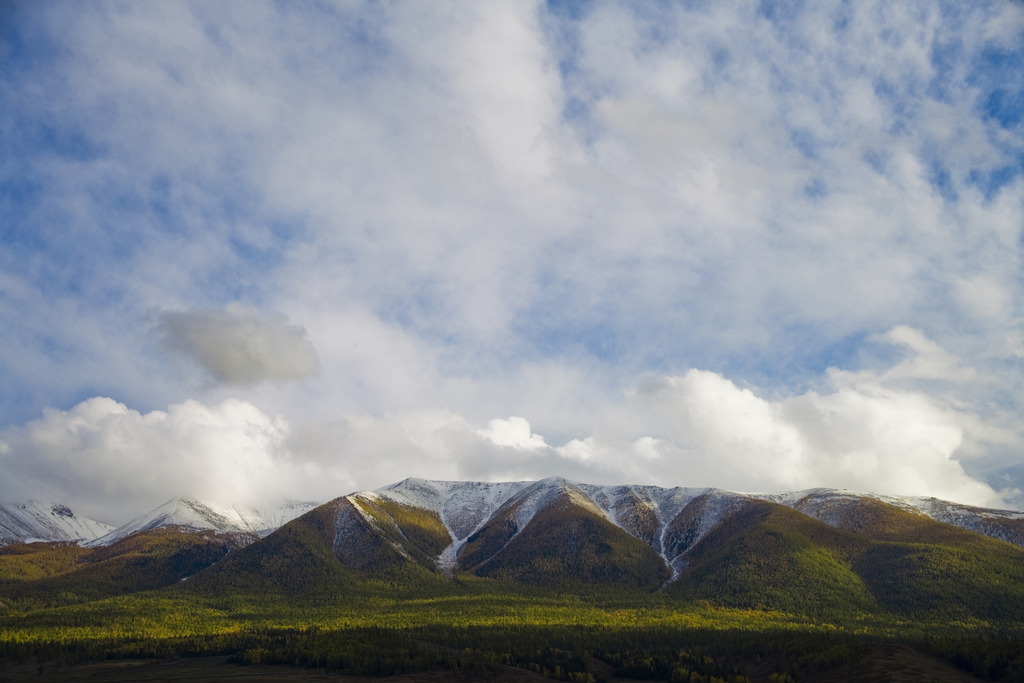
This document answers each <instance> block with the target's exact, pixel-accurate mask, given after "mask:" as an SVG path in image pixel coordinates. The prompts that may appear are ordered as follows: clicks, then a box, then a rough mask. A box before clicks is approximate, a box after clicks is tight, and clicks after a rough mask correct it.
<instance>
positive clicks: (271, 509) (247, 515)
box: [86, 498, 317, 547]
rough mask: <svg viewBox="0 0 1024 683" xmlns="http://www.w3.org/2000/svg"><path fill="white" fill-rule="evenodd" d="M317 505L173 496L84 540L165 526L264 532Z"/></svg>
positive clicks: (98, 541) (111, 539)
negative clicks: (223, 501)
mask: <svg viewBox="0 0 1024 683" xmlns="http://www.w3.org/2000/svg"><path fill="white" fill-rule="evenodd" d="M316 506H317V503H310V502H288V503H284V504H281V505H268V506H265V507H254V506H245V505H228V504H219V503H204V502H201V501H198V500H196V499H195V498H175V499H173V500H169V501H167V502H166V503H164V504H163V505H161V506H160V507H158V508H156V509H154V510H150V511H149V512H147V513H146V514H144V515H142V516H140V517H137V518H135V519H133V520H132V521H130V522H128V523H127V524H124V525H122V526H120V527H118V528H116V529H112V530H109V532H108V533H106V534H105V535H103V536H100V537H98V538H95V539H93V540H91V541H89V542H87V543H86V545H88V546H91V547H98V546H104V545H110V544H112V543H116V542H117V541H120V540H121V539H123V538H127V537H128V536H131V535H132V534H136V533H138V532H140V531H149V530H151V529H159V528H161V527H166V526H174V527H181V528H184V529H193V530H196V531H203V530H212V531H224V532H232V533H252V534H258V535H266V534H268V533H270V532H271V531H273V530H274V529H276V528H278V527H279V526H281V525H282V524H284V523H286V522H289V521H291V520H293V519H295V518H296V517H299V516H300V515H303V514H305V513H306V512H309V511H310V510H312V509H313V508H315V507H316Z"/></svg>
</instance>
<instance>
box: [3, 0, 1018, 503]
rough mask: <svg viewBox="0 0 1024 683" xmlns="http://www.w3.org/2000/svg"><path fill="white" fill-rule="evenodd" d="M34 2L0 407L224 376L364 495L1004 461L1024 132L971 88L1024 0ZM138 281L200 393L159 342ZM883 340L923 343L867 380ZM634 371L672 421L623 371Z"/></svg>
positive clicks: (948, 480) (896, 473)
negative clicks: (770, 11) (551, 478)
mask: <svg viewBox="0 0 1024 683" xmlns="http://www.w3.org/2000/svg"><path fill="white" fill-rule="evenodd" d="M19 12H20V14H18V13H16V15H14V17H15V19H14V21H15V22H16V25H15V26H14V28H13V29H12V30H15V31H17V30H19V29H20V28H21V27H22V26H28V28H27V29H26V30H28V31H29V32H30V33H31V36H30V37H31V38H32V39H31V40H26V41H25V45H26V50H28V51H29V53H30V54H32V50H33V49H35V48H34V46H37V45H38V46H39V48H38V49H40V50H44V51H45V53H44V54H40V55H39V58H38V59H30V58H26V59H25V60H21V61H16V62H13V63H12V64H11V65H10V71H11V77H10V78H8V79H4V80H3V82H2V83H0V97H2V98H3V99H4V101H5V102H9V103H11V105H10V107H8V108H5V109H4V112H3V117H5V118H4V119H3V121H2V122H0V123H2V125H3V126H4V130H7V131H11V132H12V134H11V135H9V136H8V137H9V139H10V140H12V141H13V142H12V144H13V147H12V148H11V154H9V155H8V157H7V158H6V159H5V161H4V163H3V164H0V172H2V173H3V174H5V175H4V178H6V179H7V180H10V181H11V183H13V184H11V185H10V186H11V187H23V186H24V187H32V188H36V189H34V190H33V191H32V192H28V193H22V194H18V193H15V194H14V195H11V198H10V201H11V202H13V203H12V204H11V206H10V208H11V210H10V211H8V212H7V215H9V216H10V217H11V218H10V220H11V221H12V225H13V228H12V229H11V230H10V231H9V232H8V233H7V234H9V235H10V236H11V242H10V244H11V248H10V249H6V250H0V290H2V291H0V349H2V350H3V353H4V358H5V361H6V362H5V364H4V367H3V369H2V371H0V410H2V411H3V415H2V422H0V424H20V423H24V422H26V421H27V420H31V419H33V418H35V417H37V416H38V415H39V414H40V411H41V410H42V408H43V406H58V407H61V408H68V407H69V406H72V405H73V404H74V403H76V402H77V401H79V400H80V398H81V397H82V396H89V395H93V394H103V395H110V396H117V397H118V398H119V399H120V400H122V401H124V402H125V403H126V404H127V405H130V406H167V405H184V404H183V403H182V400H183V398H184V397H189V396H194V397H196V398H197V399H198V400H200V401H202V402H203V403H205V404H206V405H213V406H218V405H222V403H221V402H222V400H223V399H225V398H227V397H235V398H238V399H239V400H244V401H245V402H246V403H248V404H250V405H253V406H260V409H261V411H265V412H272V413H275V414H277V413H279V414H281V415H283V416H284V417H285V418H287V420H288V423H289V424H290V425H292V436H291V437H289V439H288V443H289V444H291V445H290V446H289V447H288V449H286V450H289V452H293V454H294V453H300V452H305V451H303V449H308V451H309V453H311V454H315V457H314V455H309V457H308V458H306V459H305V460H303V462H304V463H305V464H304V465H303V467H307V468H311V470H316V468H325V469H323V471H324V472H334V473H335V474H329V475H325V476H326V478H327V480H329V481H349V482H351V484H352V486H357V485H358V486H363V485H371V484H373V485H376V484H381V483H387V482H388V481H390V480H391V479H393V478H394V475H395V474H396V473H398V472H399V471H406V470H408V471H410V472H411V471H413V470H415V472H416V473H418V474H420V475H422V476H437V477H454V476H462V477H473V476H481V477H492V476H493V477H503V476H509V477H512V476H515V477H518V476H539V475H543V474H546V473H561V474H571V473H576V475H577V476H579V477H580V478H587V477H592V478H594V477H598V478H603V479H604V480H618V479H621V478H622V477H630V478H634V479H637V480H639V479H644V478H648V480H652V481H658V482H662V483H666V484H673V483H683V484H685V483H698V482H699V483H700V484H702V485H705V484H707V485H720V486H727V487H734V488H744V487H746V488H749V487H752V486H790V485H793V484H796V483H800V482H804V481H811V480H814V481H817V480H818V479H819V478H820V479H821V481H830V482H844V481H848V482H849V483H850V485H852V482H855V481H862V482H866V483H865V486H866V485H867V484H871V485H872V486H875V485H876V483H875V482H876V481H882V478H883V476H889V477H891V482H890V483H892V485H893V486H894V487H895V486H897V485H899V486H907V487H910V488H914V489H915V490H918V489H920V490H940V489H941V490H947V489H948V490H951V491H954V492H955V491H960V490H963V491H966V492H967V493H965V494H964V495H968V494H969V495H974V494H971V493H970V491H969V488H970V487H969V486H968V484H969V482H967V483H965V484H964V486H963V487H960V488H958V486H960V485H959V484H956V482H958V481H961V479H959V476H960V475H957V474H956V472H955V467H953V464H955V461H956V459H957V458H960V459H961V460H963V461H964V462H965V464H966V463H967V458H968V457H970V458H971V459H973V460H972V461H973V462H975V463H978V462H981V461H983V460H984V459H985V458H986V457H989V456H986V451H987V450H992V448H993V444H995V443H997V442H998V443H999V444H1002V445H1001V446H1000V448H1002V449H1003V451H1002V455H1000V456H999V457H1001V458H1003V460H1004V461H1005V462H1001V463H998V464H1000V465H1007V464H1012V463H1011V462H1010V461H1014V462H1019V460H1020V455H1019V453H1020V450H1019V448H1018V447H1017V446H1016V445H1014V444H1016V443H1017V442H1016V441H1014V439H1015V438H1016V436H1015V435H1016V434H1017V432H1018V431H1019V427H1018V426H1017V425H1019V423H1020V419H1019V418H1020V414H1021V412H1022V410H1024V408H1022V406H1024V402H1022V400H1021V398H1020V397H1021V396H1024V392H1022V391H1021V388H1022V386H1024V381H1022V380H1024V374H1022V367H1024V366H1021V365H1020V364H1019V362H1018V360H1017V359H1016V358H1015V355H1016V356H1024V351H1022V350H1021V349H1024V343H1022V341H1021V339H1022V338H1024V337H1022V334H1021V320H1020V317H1019V310H1020V308H1021V302H1022V294H1024V289H1022V286H1021V282H1020V278H1019V273H1020V263H1021V259H1022V256H1024V251H1022V247H1021V243H1020V240H1019V236H1020V226H1021V225H1022V224H1024V204H1022V203H1021V201H1020V197H1021V196H1022V192H1024V181H1022V179H1021V178H1016V179H1012V180H1010V181H1009V182H1008V184H1006V185H1004V186H1002V187H997V186H995V185H993V186H992V187H989V186H988V180H986V179H988V178H991V177H994V176H992V174H993V173H997V174H998V173H1004V172H1008V171H1006V169H1011V170H1012V169H1013V168H1016V167H1017V166H1019V163H1018V162H1019V158H1020V149H1021V147H1020V140H1019V135H1018V133H1019V130H1016V129H1010V128H1004V127H1002V126H1001V125H1000V124H999V122H998V121H996V120H995V119H993V118H992V117H990V116H987V115H986V114H985V112H984V111H983V110H984V107H983V106H981V103H983V102H985V101H986V100H985V98H986V97H988V95H989V94H990V92H991V90H992V87H993V86H991V85H988V86H986V85H985V84H984V83H985V81H986V79H989V80H991V81H993V82H995V83H997V84H998V87H1000V88H1009V87H1011V85H1012V83H1010V80H1011V79H1010V78H1009V77H1010V76H1013V75H1014V74H1012V73H1010V71H1012V69H1009V70H1007V71H1006V72H1005V73H1001V72H1000V67H998V66H986V61H985V59H984V55H985V54H987V53H989V52H991V50H1017V49H1019V48H1020V31H1019V30H1016V27H1019V26H1020V22H1021V16H1022V14H1021V12H1020V8H1019V7H1018V6H1016V5H1015V4H1013V3H1006V2H995V3H992V4H988V5H971V6H970V7H969V8H966V9H964V10H963V11H962V12H957V13H955V14H948V13H944V12H943V11H942V10H941V7H939V6H938V5H935V4H933V3H929V2H922V3H914V2H911V3H909V4H907V5H899V6H895V5H885V4H884V3H883V4H877V3H872V2H863V3H852V4H851V3H840V2H829V1H825V2H820V3H812V4H809V5H807V6H806V7H803V8H800V9H799V10H797V11H795V12H794V13H793V14H792V16H790V17H789V18H788V19H785V20H778V19H773V18H770V17H767V16H765V14H764V12H762V11H761V9H760V4H759V3H758V2H756V1H753V0H751V1H749V2H747V1H741V2H737V3H717V4H714V3H713V4H707V5H704V6H689V5H682V4H668V5H659V6H654V5H651V6H641V5H639V4H628V3H621V2H603V3H596V4H594V5H593V6H591V7H590V8H589V9H587V11H584V12H582V15H581V16H580V17H579V18H566V17H564V16H561V15H558V14H557V12H554V11H552V10H550V9H549V8H548V7H546V6H545V5H544V4H542V3H538V2H525V3H515V2H513V3H474V4H466V3H461V4H460V3H444V2H433V3H424V4H420V5H415V6H406V5H403V6H398V5H387V4H381V3H370V2H366V3H362V2H351V3H338V4H321V5H301V4H295V3H292V4H289V3H283V4H282V3H271V2H266V3H260V2H254V3H247V4H246V5H245V6H244V7H243V6H241V5H238V4H232V3H223V4H216V3H213V4H211V3H194V4H189V3H175V4H145V3H136V4H129V5H125V6H123V7H119V9H118V11H116V12H113V11H109V7H107V6H106V5H76V6H75V8H74V9H68V8H67V7H63V6H62V7H61V8H60V9H55V6H51V5H49V4H47V3H26V4H24V6H23V7H22V8H21V9H19ZM20 22H23V23H20ZM35 38H38V40H36V39H35ZM50 44H56V45H60V46H61V50H59V51H57V52H52V51H46V48H45V46H46V45H50ZM951 45H956V46H958V47H957V49H956V50H951V51H950V50H947V49H946V48H948V47H949V46H951ZM986 68H989V71H988V72H986V71H985V69H986ZM68 112H73V113H74V116H73V117H72V116H70V115H69V114H68ZM40 131H47V132H46V134H45V135H43V134H40ZM941 178H945V181H944V182H945V184H944V185H943V184H942V183H940V182H938V179H941ZM22 195H23V196H22ZM5 201H7V200H5ZM230 301H240V302H242V304H243V305H244V306H246V307H247V308H238V307H236V308H224V307H223V306H224V305H225V304H226V302H230ZM154 309H158V310H162V311H179V312H178V313H164V314H163V316H162V317H161V321H162V323H161V326H160V329H162V330H163V333H164V335H165V339H166V340H167V342H168V346H169V347H172V348H175V349H177V350H178V351H179V352H181V353H184V354H185V355H187V356H188V357H189V358H191V359H193V360H194V361H195V362H196V363H198V364H199V365H200V366H201V367H203V368H205V370H206V371H207V372H209V373H210V374H211V376H213V377H214V378H215V379H218V380H219V382H218V383H217V384H216V385H215V386H213V385H206V386H200V387H199V388H198V389H197V386H196V382H195V381H194V376H193V375H191V374H190V373H183V372H182V371H181V370H182V368H181V364H180V363H172V362H168V361H167V358H165V357H163V356H159V355H157V354H154V353H153V352H152V344H151V338H150V337H147V330H146V324H145V318H146V312H147V311H151V310H154ZM256 310H259V311H270V310H279V311H287V312H288V313H289V315H291V316H292V318H293V319H294V320H298V321H301V322H302V323H303V325H304V326H305V329H307V330H309V332H310V337H311V338H312V339H314V340H315V341H316V344H317V349H316V350H315V351H314V349H313V347H312V345H311V342H310V341H309V338H307V336H306V335H304V334H303V333H302V331H301V329H299V328H297V327H295V326H290V325H288V324H287V322H286V321H285V320H284V319H283V318H273V317H270V318H268V317H264V316H262V315H259V314H257V313H255V312H254V311H256ZM881 330H891V332H889V333H888V334H887V335H884V336H883V337H884V338H883V337H877V336H874V335H876V333H878V332H879V331H881ZM863 339H868V340H871V341H878V340H879V339H882V340H883V341H888V342H892V343H895V344H896V345H897V346H898V347H900V349H902V350H904V351H906V353H907V354H908V355H907V358H906V359H905V360H904V361H902V362H900V363H898V364H896V365H895V366H894V367H893V368H891V369H889V370H888V372H887V373H886V372H882V371H878V372H866V371H863V370H862V369H861V368H862V367H874V364H873V363H872V360H871V358H869V357H867V356H868V355H869V354H870V352H871V351H870V347H871V344H870V343H869V344H861V343H860V341H859V340H863ZM833 356H835V357H833ZM318 357H319V358H320V359H321V362H320V363H319V365H318V360H317V359H318ZM861 361H864V364H863V365H861V364H860V362H861ZM827 365H839V366H841V367H843V368H845V370H844V371H843V372H839V371H837V372H835V373H832V375H831V376H830V377H828V378H823V377H820V376H819V369H820V368H823V367H825V366H827ZM318 367H319V373H320V381H318V382H305V383H293V384H289V385H288V386H282V385H281V384H279V383H277V382H276V381H274V380H294V379H301V378H304V377H309V376H312V375H314V374H316V372H317V368H318ZM690 367H696V368H714V369H717V370H719V371H721V373H722V374H721V375H699V374H698V375H694V376H692V377H691V376H690V375H689V374H688V373H687V372H686V369H687V368H690ZM645 372H655V373H658V374H659V375H668V376H670V377H674V379H668V378H665V377H662V378H661V379H660V380H658V381H659V382H661V384H662V385H664V387H667V388H666V389H665V392H667V393H665V394H664V396H663V398H664V400H665V401H666V402H667V403H666V405H669V404H671V405H674V406H675V412H674V413H671V411H669V412H663V413H658V412H657V411H652V410H650V406H646V407H644V406H642V405H641V403H642V402H637V401H623V400H622V399H621V396H620V393H621V388H622V387H623V386H630V385H632V384H634V383H635V381H636V380H635V378H636V377H638V376H640V375H641V374H642V373H645ZM687 378H689V379H687ZM265 380H270V382H266V381H265ZM745 381H749V382H754V383H758V384H761V385H762V386H761V388H760V389H758V390H756V391H755V390H749V391H748V390H745V389H743V388H742V387H744V386H746V385H745V383H744V382H745ZM829 381H831V382H833V384H826V383H827V382H829ZM673 382H674V383H675V384H673ZM951 385H952V388H951ZM807 386H816V387H818V389H819V393H816V394H810V393H806V392H805V389H804V388H799V387H807ZM86 392H88V393H86ZM197 392H198V393H197ZM794 393H796V394H800V396H799V397H798V398H799V399H800V400H797V398H793V399H789V402H787V401H786V400H783V399H777V398H776V397H778V396H790V395H792V394H794ZM957 397H959V398H957ZM958 401H959V402H958ZM441 406H444V407H447V408H450V410H447V411H445V410H440V409H439V407H441ZM211 410H212V409H211ZM168 412H170V410H168ZM656 413H657V414H656ZM889 413H891V414H892V415H898V416H905V417H906V421H905V422H899V421H898V422H896V423H894V424H890V423H888V422H887V421H886V419H887V418H886V415H888V414H889ZM343 415H349V416H360V417H349V418H345V417H340V416H343ZM367 415H372V416H374V417H366V416H367ZM509 415H514V416H522V418H523V419H524V420H526V419H528V420H529V421H530V423H531V426H530V428H529V429H526V428H525V426H524V424H523V423H518V422H516V421H515V420H513V419H509V420H504V421H497V422H495V423H489V422H488V421H489V420H490V419H491V418H493V417H495V416H509ZM672 415H674V416H675V417H672ZM685 415H690V416H691V417H680V416H685ZM692 416H700V417H699V418H696V417H692ZM307 419H308V420H310V422H309V423H307V422H306V420H307ZM739 420H743V421H744V424H739V422H738V421H739ZM832 422H835V423H836V424H838V425H840V427H841V429H838V430H837V431H836V432H835V433H834V434H833V433H832V432H829V431H828V430H827V429H826V426H827V425H828V424H831V423H832ZM912 425H917V426H916V427H913V428H911V427H912ZM928 425H932V426H931V427H928ZM957 429H959V430H960V434H961V437H960V438H961V441H960V444H959V446H955V445H954V442H955V441H956V438H955V436H956V434H957ZM915 430H916V431H915ZM535 431H536V432H539V434H538V433H534V432H535ZM821 433H825V434H826V435H828V436H827V438H826V436H823V435H822V434H821ZM540 434H544V435H545V436H546V439H545V437H541V436H540ZM856 434H862V435H863V439H862V440H858V438H855V436H856ZM488 435H490V436H488ZM886 435H888V437H887V436H886ZM490 437H494V438H490ZM890 437H891V438H892V439H893V443H901V444H903V447H905V448H907V449H908V451H907V452H908V453H910V454H911V455H909V456H908V458H909V459H908V462H913V463H917V464H915V465H914V467H919V468H920V469H921V471H922V472H923V473H924V474H922V475H921V476H922V479H921V481H920V482H917V483H915V482H916V480H914V479H913V477H912V476H911V473H910V472H909V471H908V472H903V471H902V470H898V468H897V467H896V465H895V464H894V463H895V462H896V460H898V458H896V457H895V456H894V455H892V453H891V452H890V451H887V450H886V448H887V446H886V441H885V439H886V438H890ZM645 439H650V441H647V440H645ZM762 439H763V442H761V446H760V447H758V446H757V445H756V444H757V443H758V442H759V440H762ZM12 443H13V442H12ZM297 444H302V448H300V447H299V445H297ZM338 444H349V446H345V449H343V450H342V449H341V446H339V445H338ZM543 444H551V445H549V446H545V445H543ZM557 444H563V445H562V446H558V448H555V447H554V446H556V445H557ZM517 445H518V446H519V447H517ZM759 448H760V450H759ZM951 449H953V450H951ZM996 450H998V449H996ZM12 452H13V451H12ZM364 453H370V454H373V458H370V457H369V456H364ZM765 454H770V455H771V458H767V457H765ZM26 457H28V456H26ZM297 457H298V456H297ZM303 457H305V456H303ZM374 458H375V460H374ZM301 459H302V458H300V460H301ZM364 459H370V460H373V462H371V463H370V464H363V460H364ZM944 461H945V462H946V463H947V464H943V462H944ZM338 463H342V464H338ZM352 463H355V464H352ZM377 463H383V464H380V465H379V466H378V464H377ZM716 463H717V464H716ZM950 463H952V464H950ZM655 464H656V465H655ZM993 466H994V465H993ZM332 468H333V469H332ZM844 468H845V469H844ZM843 472H846V473H847V474H846V475H842V476H840V475H841V473H843ZM873 472H874V473H875V474H872V473H873ZM808 473H810V474H808ZM336 475H337V477H341V478H340V479H334V478H332V477H335V476H336ZM843 476H848V477H849V479H848V480H844V479H843V478H842V477H843ZM872 477H875V478H872ZM943 487H945V488H943ZM979 495H980V494H979Z"/></svg>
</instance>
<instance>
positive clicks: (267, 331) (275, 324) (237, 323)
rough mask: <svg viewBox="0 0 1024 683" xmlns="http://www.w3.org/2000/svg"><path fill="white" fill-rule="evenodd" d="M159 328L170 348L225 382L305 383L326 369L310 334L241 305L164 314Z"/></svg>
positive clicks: (166, 344)
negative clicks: (294, 381)
mask: <svg viewBox="0 0 1024 683" xmlns="http://www.w3.org/2000/svg"><path fill="white" fill-rule="evenodd" d="M156 330H157V333H158V334H159V335H160V339H161V342H162V343H163V345H164V347H165V348H167V349H168V350H170V351H175V352H178V353H181V354H183V355H184V356H186V357H188V358H191V359H192V360H194V361H196V362H197V363H199V364H200V365H201V366H202V367H203V368H204V369H205V370H207V371H208V372H209V373H210V374H211V375H212V376H213V377H214V378H215V379H216V380H217V381H218V382H223V383H224V384H234V385H245V384H252V383H255V382H262V381H267V380H301V379H306V378H308V377H313V376H315V375H316V374H317V373H318V372H319V370H320V359H319V356H317V352H316V349H315V348H314V347H313V344H312V343H311V342H310V341H309V339H307V338H306V330H305V329H303V328H302V327H301V326H298V325H289V324H288V318H287V317H285V316H283V315H275V316H269V317H263V316H261V315H260V314H259V312H258V311H255V310H250V309H246V308H243V307H241V306H239V305H237V304H229V305H228V306H226V307H225V308H205V309H199V310H193V311H161V312H160V313H159V320H158V323H157V326H156Z"/></svg>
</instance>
